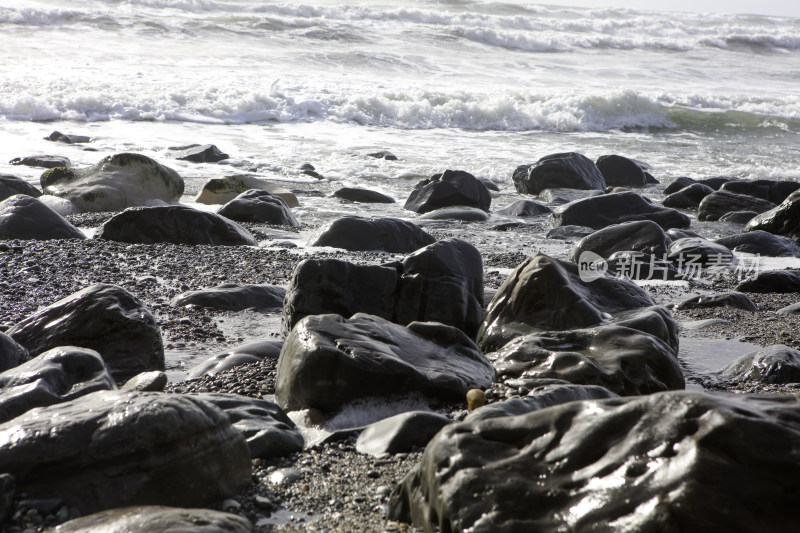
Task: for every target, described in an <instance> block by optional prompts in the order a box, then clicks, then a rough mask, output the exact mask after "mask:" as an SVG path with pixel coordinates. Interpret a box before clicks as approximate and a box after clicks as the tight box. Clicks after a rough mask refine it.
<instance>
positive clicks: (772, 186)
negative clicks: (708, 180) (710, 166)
mask: <svg viewBox="0 0 800 533" xmlns="http://www.w3.org/2000/svg"><path fill="white" fill-rule="evenodd" d="M798 189H800V183H797V182H796V181H778V180H747V181H729V182H727V183H723V184H722V187H720V188H719V190H721V191H728V192H733V193H736V194H747V195H750V196H755V197H756V198H761V199H762V200H766V201H768V202H772V203H773V204H779V203H781V202H783V201H784V200H786V198H788V197H789V195H790V194H792V193H793V192H795V191H796V190H798Z"/></svg>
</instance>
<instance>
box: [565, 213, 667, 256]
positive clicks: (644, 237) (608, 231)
mask: <svg viewBox="0 0 800 533" xmlns="http://www.w3.org/2000/svg"><path fill="white" fill-rule="evenodd" d="M670 242H672V239H670V238H669V237H668V236H667V234H666V233H664V230H663V229H661V226H659V225H658V224H656V223H655V222H652V221H650V220H639V221H635V222H624V223H622V224H613V225H611V226H606V227H605V228H603V229H600V230H597V231H595V232H594V233H592V234H591V235H587V236H586V237H584V238H583V239H581V240H580V241H579V242H578V243H577V244H576V245H575V247H573V248H572V251H571V252H570V260H571V261H573V262H576V263H577V262H578V259H579V258H580V256H581V254H583V253H584V252H593V253H595V254H597V255H599V256H600V257H603V258H608V257H609V256H611V255H612V254H613V253H615V252H622V251H632V252H644V253H648V254H654V255H656V256H661V255H664V254H665V253H666V252H667V248H668V247H669V244H670Z"/></svg>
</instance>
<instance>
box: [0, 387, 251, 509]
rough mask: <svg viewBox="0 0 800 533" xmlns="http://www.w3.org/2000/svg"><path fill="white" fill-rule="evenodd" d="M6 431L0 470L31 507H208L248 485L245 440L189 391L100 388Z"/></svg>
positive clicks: (1, 429) (0, 431) (0, 428)
mask: <svg viewBox="0 0 800 533" xmlns="http://www.w3.org/2000/svg"><path fill="white" fill-rule="evenodd" d="M0 435H2V436H6V437H5V438H0V471H1V472H8V473H10V474H11V475H13V476H14V479H15V480H16V482H17V489H18V491H19V492H24V493H26V495H27V496H26V498H27V501H28V502H29V503H30V504H31V505H32V506H34V507H35V504H36V502H37V501H38V502H44V501H47V500H49V502H48V505H50V506H52V505H53V502H61V503H62V504H63V505H66V506H67V508H68V509H69V511H70V515H71V516H72V517H77V516H82V515H86V514H90V513H95V512H98V511H102V510H105V509H111V508H115V507H124V506H129V505H169V506H179V507H202V506H206V505H209V504H211V503H212V502H216V501H219V500H221V499H224V498H227V497H230V496H232V495H234V494H237V493H238V492H239V491H241V490H242V489H244V488H245V487H247V486H248V485H250V483H251V463H250V453H249V451H248V448H247V443H246V442H245V439H244V437H243V436H242V435H241V433H239V432H238V431H237V430H236V429H235V428H234V427H233V426H232V425H231V422H230V419H229V418H228V416H227V415H226V414H225V413H224V412H223V411H221V410H220V409H218V408H216V407H214V406H213V405H212V404H210V403H209V402H206V401H203V400H201V399H199V398H194V397H191V396H188V395H180V394H164V393H160V392H122V391H99V392H94V393H92V394H89V395H87V396H81V397H80V398H77V399H75V400H71V401H69V402H64V403H60V404H58V405H51V406H49V407H40V408H36V409H32V410H30V411H28V412H27V413H25V414H23V415H21V416H18V417H17V418H14V419H13V420H10V421H8V422H5V423H3V424H0ZM12 435H13V438H9V437H10V436H12ZM57 506H58V505H57Z"/></svg>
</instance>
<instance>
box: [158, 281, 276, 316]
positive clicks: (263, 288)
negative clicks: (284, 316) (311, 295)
mask: <svg viewBox="0 0 800 533" xmlns="http://www.w3.org/2000/svg"><path fill="white" fill-rule="evenodd" d="M284 296H286V289H284V288H283V287H278V286H275V285H246V284H242V283H224V284H222V285H218V286H216V287H211V288H208V289H203V290H199V291H189V292H184V293H182V294H179V295H178V296H176V297H175V298H173V299H172V301H170V303H169V304H170V305H171V306H173V307H182V306H184V305H196V306H199V307H210V308H212V309H217V310H219V311H243V310H245V309H255V310H258V311H262V310H265V309H276V308H279V307H282V306H283V298H284Z"/></svg>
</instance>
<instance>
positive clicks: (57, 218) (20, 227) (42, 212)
mask: <svg viewBox="0 0 800 533" xmlns="http://www.w3.org/2000/svg"><path fill="white" fill-rule="evenodd" d="M85 238H86V235H84V234H83V233H82V232H81V230H79V229H78V228H76V227H75V226H73V225H72V224H70V223H69V222H67V220H66V219H65V218H64V217H62V216H61V215H59V214H58V213H56V212H55V211H53V210H52V209H50V208H49V207H47V206H46V205H45V204H43V203H42V202H40V201H39V200H37V199H36V198H34V197H32V196H28V195H25V194H15V195H14V196H9V197H8V198H6V199H5V200H3V201H2V202H0V240H6V239H8V240H10V239H24V240H28V239H32V240H37V241H46V240H50V239H85Z"/></svg>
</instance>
